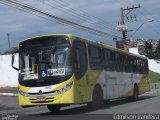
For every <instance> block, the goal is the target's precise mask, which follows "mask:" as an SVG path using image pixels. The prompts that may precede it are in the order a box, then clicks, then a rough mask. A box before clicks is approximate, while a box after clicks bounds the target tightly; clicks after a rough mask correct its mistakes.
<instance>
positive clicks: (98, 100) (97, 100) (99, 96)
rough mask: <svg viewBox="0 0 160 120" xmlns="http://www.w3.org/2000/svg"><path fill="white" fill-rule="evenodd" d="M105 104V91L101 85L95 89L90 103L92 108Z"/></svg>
mask: <svg viewBox="0 0 160 120" xmlns="http://www.w3.org/2000/svg"><path fill="white" fill-rule="evenodd" d="M103 104H104V100H103V92H102V89H101V87H100V86H96V87H95V88H94V90H93V95H92V102H91V103H88V106H89V107H90V108H91V109H98V108H100V107H102V106H103Z"/></svg>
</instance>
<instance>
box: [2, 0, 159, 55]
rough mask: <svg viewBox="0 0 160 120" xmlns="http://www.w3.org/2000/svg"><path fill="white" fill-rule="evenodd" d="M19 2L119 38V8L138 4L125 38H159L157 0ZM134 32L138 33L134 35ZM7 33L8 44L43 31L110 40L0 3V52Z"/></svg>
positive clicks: (127, 24) (5, 46)
mask: <svg viewBox="0 0 160 120" xmlns="http://www.w3.org/2000/svg"><path fill="white" fill-rule="evenodd" d="M2 1H5V0H2ZM19 1H20V2H22V3H25V4H29V5H31V6H33V7H36V8H37V9H40V10H42V11H45V12H47V13H50V14H53V15H56V16H58V17H61V18H63V19H66V20H69V21H72V22H75V23H78V24H80V25H84V26H87V27H90V28H93V29H96V30H99V31H103V32H105V33H108V34H111V35H115V36H120V37H122V33H121V32H119V31H118V30H117V29H116V28H117V26H118V21H120V20H121V12H120V8H127V7H132V6H133V5H134V6H138V5H139V4H140V5H141V8H138V9H135V10H133V11H131V12H130V13H129V14H128V17H130V16H135V15H136V20H135V19H134V20H133V22H132V21H131V20H129V22H128V21H127V19H126V18H125V23H126V26H127V28H128V31H130V32H128V37H129V38H131V39H137V38H145V39H160V31H159V27H160V21H159V20H160V15H159V13H160V9H159V8H160V6H159V4H160V0H79V1H78V0H19ZM149 20H152V22H149ZM140 26H141V27H140ZM139 27H140V28H139ZM138 28H139V29H138ZM137 29H138V31H137ZM135 31H137V32H136V33H135V34H134V32H135ZM7 33H9V34H10V41H11V47H14V46H18V43H19V42H20V41H22V40H24V39H27V38H31V37H34V36H39V35H46V34H62V33H64V34H67V33H70V34H74V35H76V36H80V37H83V38H87V39H90V40H95V41H100V42H106V43H110V42H111V41H112V39H113V36H109V37H107V38H106V37H100V36H96V35H95V34H91V33H87V32H84V31H81V30H78V29H75V28H72V27H70V26H68V25H66V24H64V23H60V22H58V21H56V20H53V19H52V20H51V19H46V18H44V17H42V16H37V15H35V14H33V13H26V12H24V11H23V10H19V9H15V8H13V7H10V6H7V5H4V4H1V2H0V52H2V51H4V50H7V49H8V41H7Z"/></svg>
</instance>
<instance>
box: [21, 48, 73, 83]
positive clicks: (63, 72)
mask: <svg viewBox="0 0 160 120" xmlns="http://www.w3.org/2000/svg"><path fill="white" fill-rule="evenodd" d="M20 68H21V69H20V73H19V77H20V81H30V80H32V81H45V80H47V81H48V80H53V78H54V77H65V76H68V75H71V74H72V73H73V69H72V52H71V47H70V46H69V45H50V46H48V45H47V46H45V45H43V46H38V47H32V48H25V49H22V50H21V52H20Z"/></svg>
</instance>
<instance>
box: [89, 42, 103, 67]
mask: <svg viewBox="0 0 160 120" xmlns="http://www.w3.org/2000/svg"><path fill="white" fill-rule="evenodd" d="M89 63H90V67H91V69H102V50H101V48H99V47H97V46H94V45H89Z"/></svg>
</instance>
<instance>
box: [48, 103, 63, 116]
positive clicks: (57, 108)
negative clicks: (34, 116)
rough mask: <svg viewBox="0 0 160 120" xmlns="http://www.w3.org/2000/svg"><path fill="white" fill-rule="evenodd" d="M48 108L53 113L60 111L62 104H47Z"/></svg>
mask: <svg viewBox="0 0 160 120" xmlns="http://www.w3.org/2000/svg"><path fill="white" fill-rule="evenodd" d="M47 108H48V110H49V111H50V112H52V113H53V114H56V113H59V111H60V108H61V106H60V105H47Z"/></svg>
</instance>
